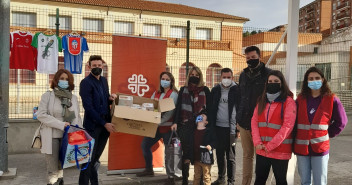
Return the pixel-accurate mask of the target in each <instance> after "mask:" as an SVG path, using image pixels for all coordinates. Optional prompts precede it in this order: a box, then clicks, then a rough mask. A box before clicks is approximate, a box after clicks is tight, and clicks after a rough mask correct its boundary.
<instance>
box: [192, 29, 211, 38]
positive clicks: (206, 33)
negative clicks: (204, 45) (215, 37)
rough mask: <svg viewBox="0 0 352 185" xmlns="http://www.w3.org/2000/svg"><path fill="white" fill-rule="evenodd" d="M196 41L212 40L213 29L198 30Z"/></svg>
mask: <svg viewBox="0 0 352 185" xmlns="http://www.w3.org/2000/svg"><path fill="white" fill-rule="evenodd" d="M196 39H199V40H211V29H209V28H197V30H196Z"/></svg>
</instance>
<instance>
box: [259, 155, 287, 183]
mask: <svg viewBox="0 0 352 185" xmlns="http://www.w3.org/2000/svg"><path fill="white" fill-rule="evenodd" d="M271 166H272V167H273V172H274V176H275V180H276V184H277V185H287V180H286V174H287V168H288V160H279V159H273V158H268V157H264V156H261V155H258V154H257V158H256V164H255V174H256V177H255V182H254V185H265V183H266V180H267V179H268V175H269V172H270V168H271Z"/></svg>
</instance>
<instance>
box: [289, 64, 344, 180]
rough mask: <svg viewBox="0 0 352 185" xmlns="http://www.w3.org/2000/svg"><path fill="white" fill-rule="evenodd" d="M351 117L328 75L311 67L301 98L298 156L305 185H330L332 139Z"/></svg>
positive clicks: (298, 106)
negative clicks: (334, 91) (332, 87)
mask: <svg viewBox="0 0 352 185" xmlns="http://www.w3.org/2000/svg"><path fill="white" fill-rule="evenodd" d="M346 124H347V116H346V112H345V109H344V108H343V106H342V104H341V102H340V100H339V99H338V98H337V97H336V96H335V95H334V94H333V93H332V92H331V90H330V88H329V86H328V84H327V81H326V79H325V78H324V74H323V72H322V71H321V70H319V69H318V68H316V67H311V68H309V69H308V70H307V72H306V73H305V75H304V80H303V85H302V89H301V93H300V94H299V95H298V98H297V125H296V128H297V130H296V133H295V135H296V137H295V142H294V152H295V153H296V154H297V166H298V173H299V175H300V177H301V184H302V185H311V184H312V176H313V184H315V185H326V184H327V174H328V161H329V149H330V144H329V138H333V137H335V136H337V135H339V134H340V133H341V131H342V130H343V129H344V128H345V126H346Z"/></svg>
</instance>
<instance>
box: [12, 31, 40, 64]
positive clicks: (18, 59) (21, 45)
mask: <svg viewBox="0 0 352 185" xmlns="http://www.w3.org/2000/svg"><path fill="white" fill-rule="evenodd" d="M32 39H33V35H32V34H31V33H30V32H26V31H24V32H23V31H14V32H11V34H10V51H11V55H10V69H28V70H32V71H34V69H36V68H37V58H36V57H37V50H36V49H35V48H34V47H33V46H31V43H32Z"/></svg>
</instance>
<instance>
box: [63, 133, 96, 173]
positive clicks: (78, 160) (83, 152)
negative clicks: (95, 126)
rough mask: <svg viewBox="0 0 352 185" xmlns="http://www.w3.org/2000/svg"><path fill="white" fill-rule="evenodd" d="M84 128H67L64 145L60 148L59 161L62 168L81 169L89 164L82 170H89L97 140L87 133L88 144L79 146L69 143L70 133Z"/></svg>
mask: <svg viewBox="0 0 352 185" xmlns="http://www.w3.org/2000/svg"><path fill="white" fill-rule="evenodd" d="M82 130H83V129H82V128H79V127H78V126H69V127H66V128H65V132H64V135H63V137H62V144H61V148H60V154H59V159H60V162H61V166H62V168H63V169H64V168H69V167H72V166H77V168H78V169H80V167H79V165H80V164H84V163H87V164H86V165H85V166H84V167H83V166H82V169H81V170H85V169H87V167H88V165H89V163H90V160H91V154H92V152H93V148H94V142H95V140H94V139H93V138H92V137H91V136H90V135H89V134H88V133H87V132H86V131H85V130H83V131H84V133H85V136H86V142H84V143H82V144H79V145H71V144H70V143H69V141H70V138H69V133H73V132H76V131H82Z"/></svg>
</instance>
